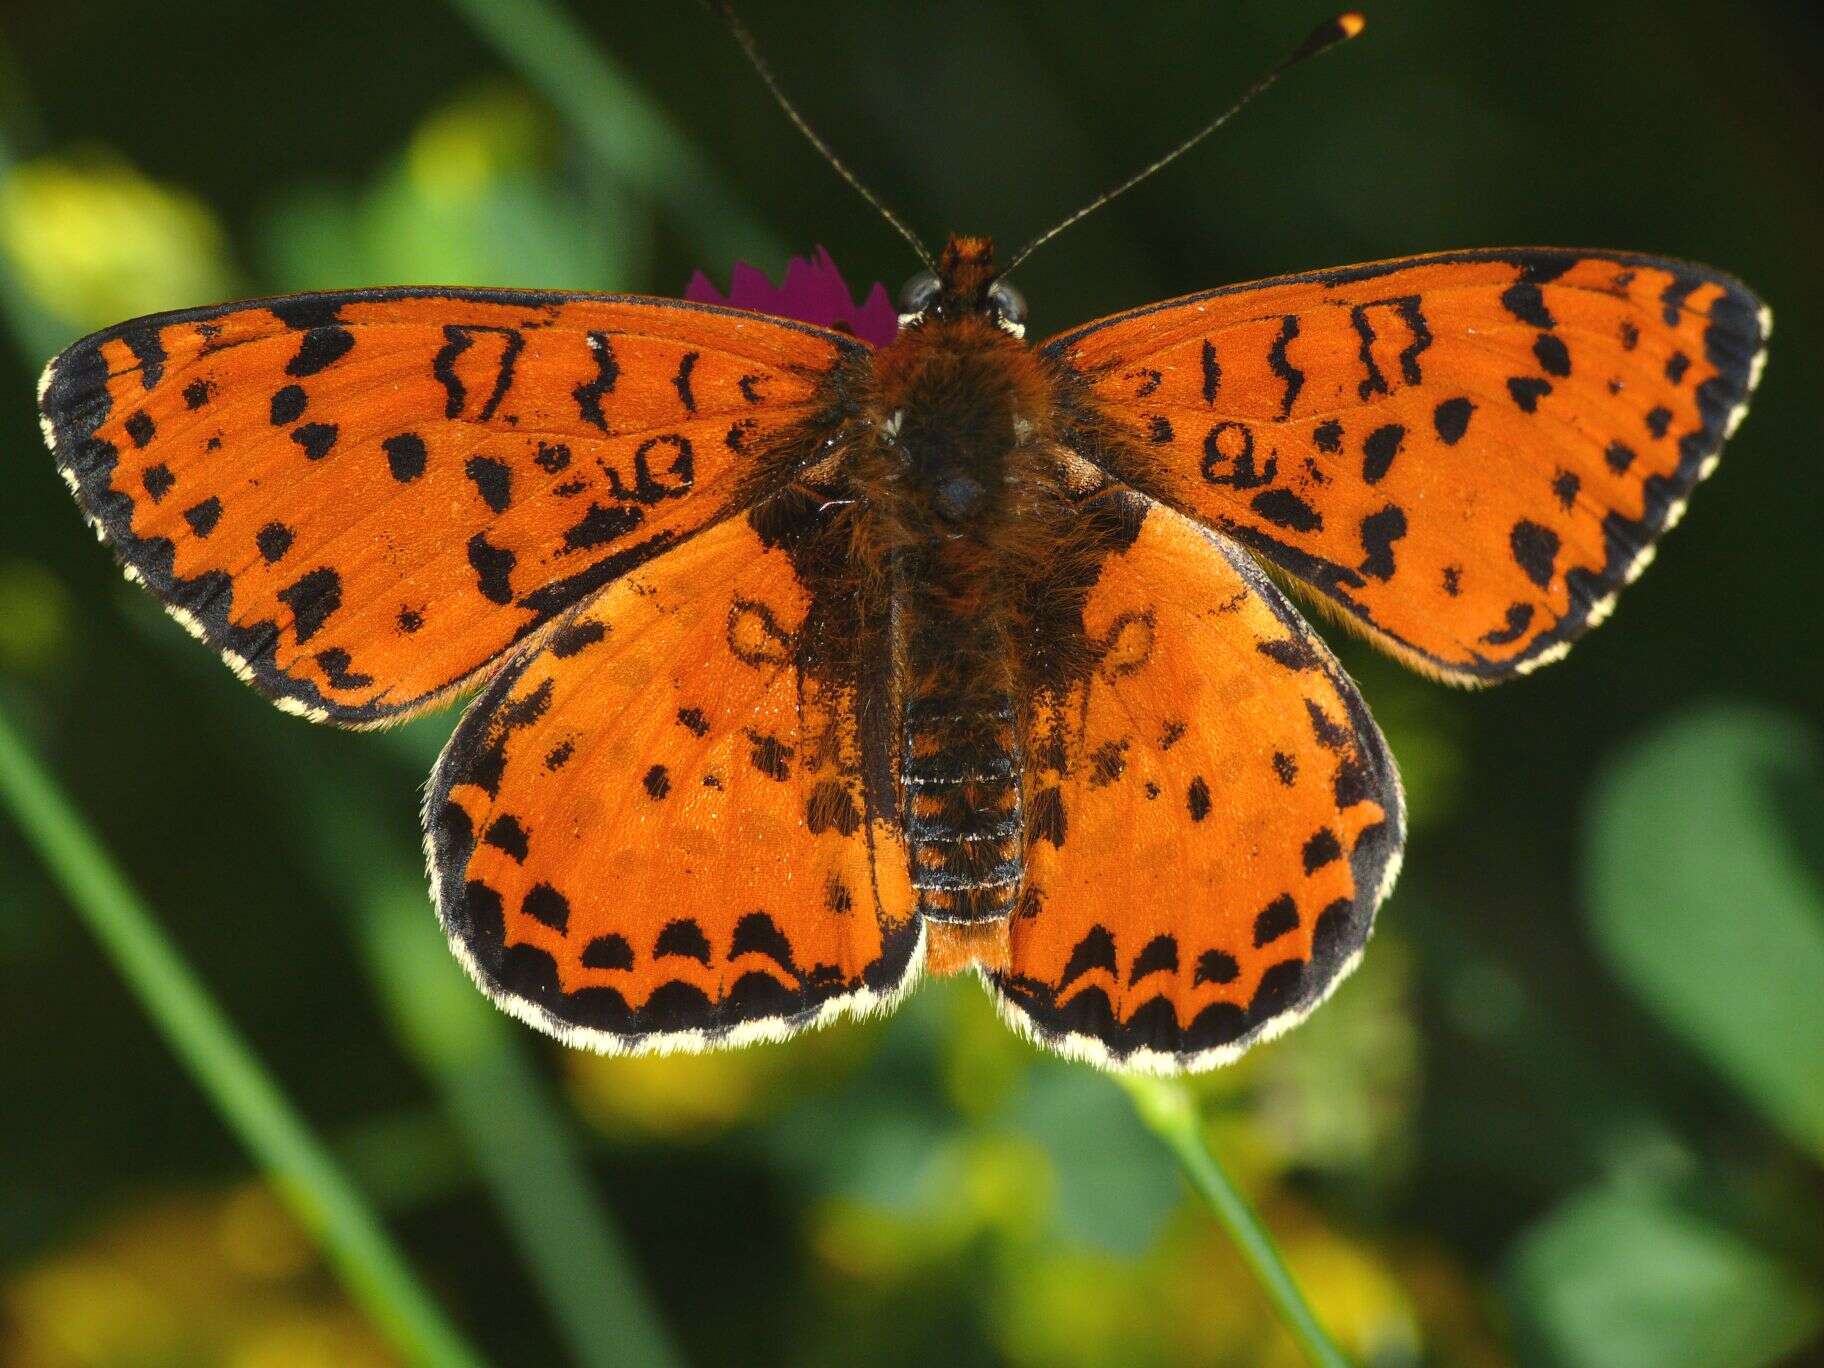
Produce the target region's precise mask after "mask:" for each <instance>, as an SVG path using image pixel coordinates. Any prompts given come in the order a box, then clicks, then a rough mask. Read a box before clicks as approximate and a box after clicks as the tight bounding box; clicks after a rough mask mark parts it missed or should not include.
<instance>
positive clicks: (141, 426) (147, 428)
mask: <svg viewBox="0 0 1824 1368" xmlns="http://www.w3.org/2000/svg"><path fill="white" fill-rule="evenodd" d="M126 429H127V436H128V437H130V438H132V439H133V445H134V446H136V447H138V448H139V449H140V450H141V451H144V450H145V449H146V447H147V446H149V445H150V444H151V441H152V439H153V438H154V437H156V436H157V435H158V425H157V424H156V423H154V422H153V421H152V415H151V414H149V413H147V412H146V411H145V410H144V409H141V410H140V411H139V412H137V413H134V414H132V415H130V416H129V417H128V418H127V422H126Z"/></svg>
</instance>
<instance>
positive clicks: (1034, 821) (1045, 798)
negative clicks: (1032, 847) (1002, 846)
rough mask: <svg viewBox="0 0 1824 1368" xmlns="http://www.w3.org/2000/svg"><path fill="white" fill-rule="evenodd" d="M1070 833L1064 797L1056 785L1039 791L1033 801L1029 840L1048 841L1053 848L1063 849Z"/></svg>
mask: <svg viewBox="0 0 1824 1368" xmlns="http://www.w3.org/2000/svg"><path fill="white" fill-rule="evenodd" d="M1068 831H1069V821H1068V819H1067V817H1066V816H1065V812H1064V795H1063V794H1062V793H1061V792H1059V791H1058V789H1057V787H1056V786H1055V785H1053V786H1051V787H1049V788H1042V789H1040V790H1039V792H1038V794H1037V796H1036V797H1034V798H1033V800H1032V817H1031V821H1030V827H1029V832H1030V834H1029V835H1028V837H1027V839H1028V840H1031V841H1034V842H1037V841H1047V842H1049V843H1050V844H1051V845H1052V846H1053V847H1055V848H1058V849H1062V848H1063V846H1064V837H1065V835H1066V834H1067V833H1068Z"/></svg>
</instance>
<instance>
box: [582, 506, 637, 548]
mask: <svg viewBox="0 0 1824 1368" xmlns="http://www.w3.org/2000/svg"><path fill="white" fill-rule="evenodd" d="M645 521H646V510H645V509H643V508H638V507H635V506H634V505H632V504H613V505H611V506H606V507H605V506H603V505H602V504H599V503H591V504H590V505H589V511H588V512H587V513H585V514H583V516H582V517H581V518H580V519H579V520H578V521H577V522H576V523H574V524H573V525H572V526H570V527H566V528H565V529H564V546H563V550H564V552H571V551H586V550H588V549H590V548H591V547H596V546H605V545H607V544H608V543H609V542H611V541H613V540H614V539H615V538H617V537H624V536H626V535H627V534H628V533H629V532H631V531H633V529H634V528H636V527H638V526H639V525H640V524H641V523H643V522H645Z"/></svg>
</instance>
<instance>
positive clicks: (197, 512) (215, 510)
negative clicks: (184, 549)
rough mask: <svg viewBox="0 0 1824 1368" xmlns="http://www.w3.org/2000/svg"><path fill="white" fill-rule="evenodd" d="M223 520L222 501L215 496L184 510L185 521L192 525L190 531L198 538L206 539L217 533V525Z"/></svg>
mask: <svg viewBox="0 0 1824 1368" xmlns="http://www.w3.org/2000/svg"><path fill="white" fill-rule="evenodd" d="M221 520H222V501H221V500H220V499H218V498H216V497H215V495H213V494H211V495H210V496H209V497H208V498H206V499H204V500H203V501H202V502H201V503H199V504H192V505H191V506H190V507H189V508H186V509H185V510H184V521H185V522H187V523H189V524H190V530H191V531H192V532H194V533H195V534H196V535H197V536H198V537H206V536H208V535H209V534H210V533H211V532H213V531H215V525H216V524H217V523H218V522H220V521H221Z"/></svg>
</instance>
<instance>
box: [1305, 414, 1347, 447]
mask: <svg viewBox="0 0 1824 1368" xmlns="http://www.w3.org/2000/svg"><path fill="white" fill-rule="evenodd" d="M1311 440H1312V441H1314V442H1316V443H1317V449H1318V450H1319V451H1322V452H1324V453H1326V454H1327V455H1331V456H1334V455H1336V453H1337V452H1339V451H1341V450H1342V449H1343V425H1342V424H1341V423H1339V422H1337V421H1336V419H1334V418H1330V419H1326V420H1325V421H1324V422H1321V423H1319V424H1318V425H1317V426H1316V427H1315V428H1314V429H1312V432H1311Z"/></svg>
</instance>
